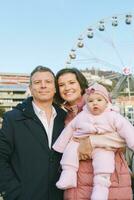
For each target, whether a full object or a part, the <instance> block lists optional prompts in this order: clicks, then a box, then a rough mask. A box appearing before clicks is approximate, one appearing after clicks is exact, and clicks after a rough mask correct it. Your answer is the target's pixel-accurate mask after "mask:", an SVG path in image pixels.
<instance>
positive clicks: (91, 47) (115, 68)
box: [65, 13, 134, 98]
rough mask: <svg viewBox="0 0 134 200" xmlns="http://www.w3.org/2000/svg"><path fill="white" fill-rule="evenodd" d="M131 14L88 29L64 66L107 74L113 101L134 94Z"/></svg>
mask: <svg viewBox="0 0 134 200" xmlns="http://www.w3.org/2000/svg"><path fill="white" fill-rule="evenodd" d="M133 16H134V14H132V13H127V14H121V15H114V16H111V17H107V18H104V19H101V20H99V21H98V22H97V23H95V24H93V25H91V26H88V27H87V28H86V30H85V31H83V32H82V33H81V34H80V35H79V37H78V38H77V40H76V42H75V44H74V46H73V47H72V49H71V50H70V52H69V54H68V58H67V61H66V63H65V66H66V67H76V68H78V69H95V73H96V74H97V73H98V71H99V70H104V71H110V72H111V73H110V74H107V75H106V77H105V78H107V79H110V80H112V81H113V80H116V81H117V82H116V84H115V87H114V88H113V90H112V96H113V98H116V97H117V96H118V95H119V94H121V95H122V94H123V95H128V96H131V95H134V76H133V72H134V22H133Z"/></svg>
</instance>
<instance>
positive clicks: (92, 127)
mask: <svg viewBox="0 0 134 200" xmlns="http://www.w3.org/2000/svg"><path fill="white" fill-rule="evenodd" d="M75 132H77V134H79V135H85V134H89V133H95V132H97V134H105V133H108V132H109V133H110V132H117V133H118V134H119V135H120V137H121V138H123V139H124V140H125V142H126V143H127V146H128V147H129V148H131V149H133V150H134V127H133V126H132V124H131V123H130V122H129V121H128V120H126V119H125V118H124V117H123V116H122V115H120V114H119V113H118V112H115V111H113V110H111V109H109V108H107V109H106V110H105V111H104V112H103V113H102V114H100V115H92V114H91V113H90V112H89V110H88V109H87V107H86V106H84V109H83V111H82V112H80V113H79V114H78V115H77V116H76V117H75V118H74V119H73V120H72V121H71V122H70V123H69V124H68V125H67V127H66V128H65V129H64V130H63V131H62V133H61V135H60V136H59V138H58V139H57V141H56V142H55V144H54V145H53V148H54V149H55V150H56V151H58V152H61V153H63V152H64V149H65V148H66V146H67V144H68V142H69V141H70V139H71V138H72V136H73V134H74V133H75Z"/></svg>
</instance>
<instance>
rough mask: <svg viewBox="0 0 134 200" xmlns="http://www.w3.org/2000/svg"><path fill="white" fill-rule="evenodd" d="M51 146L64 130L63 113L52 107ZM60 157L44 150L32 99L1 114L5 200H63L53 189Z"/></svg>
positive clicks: (0, 176) (0, 185)
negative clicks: (53, 112)
mask: <svg viewBox="0 0 134 200" xmlns="http://www.w3.org/2000/svg"><path fill="white" fill-rule="evenodd" d="M54 107H55V109H56V112H57V116H56V118H55V120H54V128H53V135H52V144H53V143H54V142H55V140H56V139H57V137H58V136H59V134H60V133H61V131H62V129H63V128H64V119H65V117H66V113H65V111H63V110H62V109H61V108H59V107H58V106H56V105H54ZM60 159H61V155H60V154H59V153H57V152H55V151H53V150H50V149H49V147H48V138H47V134H46V131H45V129H44V127H43V125H42V123H41V122H40V120H39V119H38V117H37V116H36V115H35V113H34V110H33V107H32V98H28V99H27V100H25V102H23V103H22V104H19V105H18V106H17V107H16V108H15V109H13V110H12V111H9V112H7V113H5V115H4V120H3V125H2V129H1V131H0V193H2V194H3V196H4V199H6V200H63V192H62V191H60V190H58V189H57V188H56V186H55V183H56V181H57V180H58V178H59V176H60Z"/></svg>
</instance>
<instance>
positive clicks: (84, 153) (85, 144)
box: [73, 137, 92, 160]
mask: <svg viewBox="0 0 134 200" xmlns="http://www.w3.org/2000/svg"><path fill="white" fill-rule="evenodd" d="M73 140H74V141H76V142H79V143H80V144H79V148H78V153H79V160H87V159H90V158H91V154H92V146H91V143H90V139H89V137H83V138H76V137H74V138H73Z"/></svg>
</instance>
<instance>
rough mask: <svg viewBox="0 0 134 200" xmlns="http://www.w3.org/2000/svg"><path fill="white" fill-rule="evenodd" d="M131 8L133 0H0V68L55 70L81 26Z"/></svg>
mask: <svg viewBox="0 0 134 200" xmlns="http://www.w3.org/2000/svg"><path fill="white" fill-rule="evenodd" d="M133 11H134V1H133V0H57V1H56V0H23V1H19V0H12V1H11V0H4V1H2V0H0V72H11V73H14V72H15V73H30V72H31V71H32V70H33V69H34V68H35V67H36V66H37V65H43V66H47V67H49V68H51V69H52V70H53V71H54V72H55V73H56V72H57V71H58V70H59V69H61V68H63V67H65V62H66V60H67V57H68V54H69V51H70V49H71V48H72V47H73V45H74V43H75V41H76V39H77V38H78V36H79V35H80V34H81V33H82V32H83V31H84V30H85V28H87V27H88V26H89V25H90V24H94V23H96V22H97V21H99V20H100V19H103V18H107V17H109V16H112V15H119V14H122V13H130V12H133Z"/></svg>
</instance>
